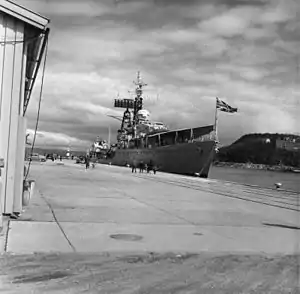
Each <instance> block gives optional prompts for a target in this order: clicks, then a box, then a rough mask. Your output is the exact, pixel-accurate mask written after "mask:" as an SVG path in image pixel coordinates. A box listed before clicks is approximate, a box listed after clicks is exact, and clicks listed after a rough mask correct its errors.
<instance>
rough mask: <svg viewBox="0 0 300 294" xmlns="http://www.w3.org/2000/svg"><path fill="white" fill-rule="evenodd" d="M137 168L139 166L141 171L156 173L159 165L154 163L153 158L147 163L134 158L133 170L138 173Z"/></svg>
mask: <svg viewBox="0 0 300 294" xmlns="http://www.w3.org/2000/svg"><path fill="white" fill-rule="evenodd" d="M137 168H139V171H140V173H143V172H144V171H145V172H147V173H148V174H149V173H150V172H151V171H153V173H154V174H156V172H157V170H158V168H157V166H156V165H155V164H154V163H153V161H152V160H150V162H149V163H148V164H147V163H145V162H143V161H140V162H138V161H137V160H135V159H134V160H133V162H132V165H131V172H132V173H136V170H137Z"/></svg>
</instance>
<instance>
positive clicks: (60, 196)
mask: <svg viewBox="0 0 300 294" xmlns="http://www.w3.org/2000/svg"><path fill="white" fill-rule="evenodd" d="M31 177H33V178H35V179H36V181H37V189H38V192H37V193H36V195H35V196H34V198H33V199H32V200H31V203H30V206H29V207H28V208H27V209H26V212H25V213H24V214H22V216H21V217H20V219H18V220H16V221H10V224H9V233H8V238H7V241H8V242H7V244H6V254H5V255H4V256H2V258H0V262H1V264H2V265H1V266H0V277H1V279H2V281H6V282H7V281H13V284H10V286H8V284H7V283H5V282H3V285H4V286H3V288H2V289H1V285H0V289H1V290H3V289H4V290H5V291H7V292H5V293H16V292H18V291H20V289H22V293H67V292H68V291H69V292H68V293H100V292H99V291H100V290H101V291H104V292H103V293H200V292H201V291H203V292H201V293H220V291H221V292H222V293H297V291H298V290H299V289H298V288H297V281H299V278H300V277H299V273H298V271H297V268H298V264H299V261H298V258H299V252H300V249H299V241H300V236H299V235H300V234H299V232H300V228H299V224H300V221H299V206H298V200H299V199H298V197H299V196H298V195H296V194H291V193H284V192H280V191H275V190H267V189H257V188H252V187H249V186H243V185H236V184H232V183H228V182H220V181H213V180H204V179H198V178H188V177H182V176H176V175H169V174H162V173H158V174H157V175H149V174H148V175H147V174H142V175H141V174H131V170H130V169H126V168H118V167H113V166H101V165H98V166H97V167H96V168H95V169H91V170H88V171H87V172H86V171H85V170H84V167H83V166H80V165H75V164H74V163H72V162H66V163H65V164H64V165H60V166H58V165H56V164H53V163H50V162H48V163H46V164H37V163H35V164H33V165H32V170H31ZM0 240H1V236H0ZM3 240H4V238H3V237H2V243H3V244H4V243H6V242H3ZM0 245H1V242H0ZM2 249H3V248H2ZM53 251H55V252H59V253H53ZM33 252H41V253H39V254H35V255H31V253H33ZM51 252H52V253H51ZM151 252H154V253H151ZM170 252H172V253H170ZM195 253H196V255H195ZM12 254H13V255H12ZM16 254H17V255H16ZM20 254H23V255H20ZM24 254H25V255H24ZM132 254H134V256H132ZM274 254H275V255H274ZM287 254H289V255H287ZM3 275H4V276H3ZM57 280H58V281H59V283H57ZM5 285H6V286H5ZM11 285H13V287H11ZM20 287H21V288H20ZM9 289H11V292H9ZM67 290H68V291H67ZM14 291H16V292H14ZM34 291H36V292H34ZM199 291H200V292H199ZM101 293H102V292H101Z"/></svg>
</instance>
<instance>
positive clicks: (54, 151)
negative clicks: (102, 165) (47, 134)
mask: <svg viewBox="0 0 300 294" xmlns="http://www.w3.org/2000/svg"><path fill="white" fill-rule="evenodd" d="M25 152H26V154H30V152H31V147H26V151H25ZM33 153H39V154H41V155H44V154H57V155H58V156H66V153H67V150H66V149H55V148H39V147H35V148H34V149H33ZM71 153H72V155H74V156H81V155H85V154H86V152H84V151H72V152H71Z"/></svg>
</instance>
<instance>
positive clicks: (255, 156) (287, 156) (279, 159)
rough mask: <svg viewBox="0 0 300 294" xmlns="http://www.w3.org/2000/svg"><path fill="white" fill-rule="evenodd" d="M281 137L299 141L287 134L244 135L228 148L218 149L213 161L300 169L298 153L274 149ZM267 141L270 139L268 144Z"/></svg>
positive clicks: (294, 136)
mask: <svg viewBox="0 0 300 294" xmlns="http://www.w3.org/2000/svg"><path fill="white" fill-rule="evenodd" d="M283 137H289V138H291V139H296V140H299V139H300V137H299V136H296V135H289V134H269V133H265V134H248V135H244V136H242V137H241V138H240V139H238V140H237V141H235V142H234V143H233V144H231V145H230V146H225V147H222V148H220V151H219V153H218V154H216V158H215V161H220V162H238V163H254V164H266V165H279V164H282V165H286V166H293V167H300V151H288V150H284V149H276V140H277V139H282V138H283ZM267 139H270V142H269V143H267V141H266V140H267Z"/></svg>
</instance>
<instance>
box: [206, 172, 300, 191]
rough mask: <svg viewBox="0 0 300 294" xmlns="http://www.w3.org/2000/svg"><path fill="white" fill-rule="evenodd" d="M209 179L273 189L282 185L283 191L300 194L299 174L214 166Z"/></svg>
mask: <svg viewBox="0 0 300 294" xmlns="http://www.w3.org/2000/svg"><path fill="white" fill-rule="evenodd" d="M209 178H211V179H218V180H225V181H230V182H237V183H242V184H247V185H254V186H259V187H262V188H272V189H274V183H281V184H282V187H281V189H283V190H289V191H295V192H299V193H300V174H297V173H288V172H275V171H264V170H253V169H239V168H230V167H216V166H212V167H211V170H210V173H209Z"/></svg>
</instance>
